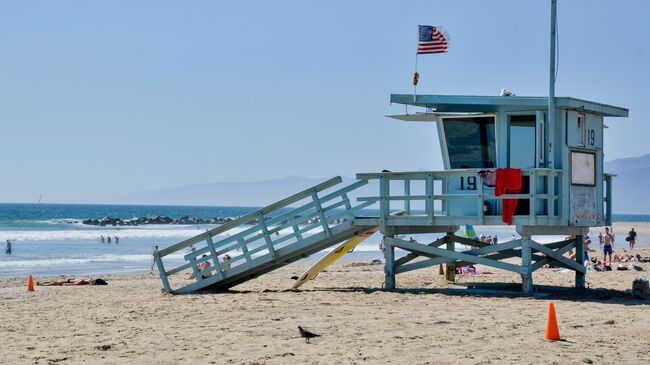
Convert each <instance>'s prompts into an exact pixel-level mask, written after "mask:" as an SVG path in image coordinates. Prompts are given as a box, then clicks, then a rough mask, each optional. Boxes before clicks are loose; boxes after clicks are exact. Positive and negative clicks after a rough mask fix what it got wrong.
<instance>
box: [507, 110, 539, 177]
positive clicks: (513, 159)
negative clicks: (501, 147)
mask: <svg viewBox="0 0 650 365" xmlns="http://www.w3.org/2000/svg"><path fill="white" fill-rule="evenodd" d="M536 119H537V116H536V115H535V114H527V115H510V116H508V141H509V144H508V167H511V168H517V169H532V168H535V166H536V165H535V155H536V152H537V148H536V146H537V143H536V142H537V141H536V139H537V138H536V130H535V125H536Z"/></svg>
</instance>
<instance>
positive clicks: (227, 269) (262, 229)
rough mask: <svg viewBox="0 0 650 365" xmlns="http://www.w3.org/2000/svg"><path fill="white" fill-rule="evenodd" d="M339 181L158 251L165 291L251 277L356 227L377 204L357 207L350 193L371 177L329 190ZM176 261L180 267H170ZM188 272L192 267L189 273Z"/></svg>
mask: <svg viewBox="0 0 650 365" xmlns="http://www.w3.org/2000/svg"><path fill="white" fill-rule="evenodd" d="M341 182H342V179H341V177H335V178H332V179H330V180H328V181H326V182H324V183H322V184H319V185H316V186H314V187H312V188H310V189H306V190H304V191H302V192H300V193H298V194H295V195H292V196H291V197H289V198H286V199H283V200H281V201H278V202H276V203H274V204H271V205H269V206H267V207H264V208H262V209H259V210H257V211H255V212H252V213H250V214H247V215H245V216H243V217H241V218H238V219H235V220H233V221H231V222H228V223H225V224H223V225H221V226H219V227H216V228H214V229H211V230H208V231H206V232H204V233H201V234H199V235H197V236H195V237H192V238H190V239H187V240H185V241H182V242H180V243H177V244H175V245H172V246H170V247H167V248H164V249H162V250H160V251H157V252H156V253H154V258H155V261H156V264H157V266H158V271H159V272H160V278H161V280H162V282H163V287H164V289H165V291H166V292H168V293H186V292H192V291H195V290H199V289H202V288H205V287H208V286H210V285H213V284H216V283H219V282H220V281H222V280H224V279H228V278H229V277H232V276H234V275H242V274H248V273H250V274H251V275H252V274H254V273H255V272H256V269H257V268H261V267H262V265H266V266H265V269H267V268H268V265H269V263H270V264H273V263H277V264H282V263H283V261H284V260H285V259H287V258H288V256H287V255H289V254H291V255H293V256H291V257H292V258H295V256H296V254H297V253H299V252H300V250H301V249H303V250H305V251H304V252H311V251H309V246H310V245H312V246H313V245H314V244H315V243H317V242H319V240H321V238H322V240H325V239H327V238H328V237H330V236H331V235H332V234H333V232H332V231H333V229H334V228H336V227H337V226H338V225H343V224H344V223H346V224H348V225H350V226H353V221H354V219H355V217H356V214H357V212H358V211H359V210H361V209H364V208H366V207H367V206H369V205H372V204H373V203H374V202H372V201H370V202H363V203H361V204H357V205H355V206H353V204H352V203H351V202H350V199H349V198H348V193H349V192H350V191H353V190H355V189H357V188H359V187H361V186H363V185H365V184H367V183H368V181H367V180H359V181H357V182H355V183H353V184H351V185H349V186H346V187H344V188H342V189H339V190H336V191H333V192H327V191H325V190H327V189H329V188H331V187H333V186H335V185H337V184H339V183H341ZM323 194H324V195H323ZM321 195H322V196H321ZM337 232H338V231H337ZM314 236H318V237H314ZM319 247H320V246H319ZM181 258H182V263H181V264H180V265H179V264H178V262H179V261H180V260H179V259H181ZM174 264H176V265H177V266H175V267H172V268H168V267H169V266H172V265H174ZM188 270H191V274H189V276H188V274H187V272H188ZM267 271H268V270H267ZM182 273H186V274H185V276H186V278H185V279H182V280H183V281H180V282H179V281H174V282H173V283H175V284H179V283H180V285H178V286H180V289H173V288H172V282H170V276H173V275H179V274H182Z"/></svg>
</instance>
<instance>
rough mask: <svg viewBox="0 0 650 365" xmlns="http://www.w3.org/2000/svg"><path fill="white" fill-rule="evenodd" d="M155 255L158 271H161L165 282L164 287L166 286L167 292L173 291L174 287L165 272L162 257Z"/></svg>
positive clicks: (161, 278)
mask: <svg viewBox="0 0 650 365" xmlns="http://www.w3.org/2000/svg"><path fill="white" fill-rule="evenodd" d="M155 257H156V266H158V272H159V273H160V280H162V282H163V288H165V292H166V293H171V292H172V288H171V287H170V286H169V279H168V278H167V273H165V266H164V265H163V262H162V259H161V258H160V256H158V255H156V256H155Z"/></svg>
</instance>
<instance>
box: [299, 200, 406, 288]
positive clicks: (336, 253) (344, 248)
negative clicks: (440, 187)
mask: <svg viewBox="0 0 650 365" xmlns="http://www.w3.org/2000/svg"><path fill="white" fill-rule="evenodd" d="M404 213H406V211H405V210H403V209H402V210H398V211H397V212H395V213H393V214H392V215H403V214H404ZM377 232H379V227H373V228H370V229H368V230H367V231H364V232H363V233H361V234H360V235H358V236H356V237H354V238H350V239H349V240H347V241H345V242H343V243H341V244H340V245H338V246H337V247H336V248H335V249H334V250H332V252H330V253H328V254H327V255H325V257H323V258H322V259H320V260H319V261H318V262H316V263H315V264H313V265H312V266H311V267H310V268H309V269H307V271H305V272H304V273H302V275H300V277H299V278H298V280H296V282H295V283H294V284H293V286H292V288H293V289H297V288H299V287H300V286H302V285H303V284H304V283H306V282H308V281H309V280H314V279H315V278H316V276H318V274H320V273H321V272H322V271H323V270H325V269H326V268H327V267H328V266H330V265H332V264H333V263H335V262H336V261H338V259H340V258H341V257H343V255H345V254H346V253H348V252H352V250H354V249H355V248H356V247H357V246H359V245H360V244H361V243H362V242H363V241H365V240H367V239H368V237H370V236H372V235H373V234H375V233H377Z"/></svg>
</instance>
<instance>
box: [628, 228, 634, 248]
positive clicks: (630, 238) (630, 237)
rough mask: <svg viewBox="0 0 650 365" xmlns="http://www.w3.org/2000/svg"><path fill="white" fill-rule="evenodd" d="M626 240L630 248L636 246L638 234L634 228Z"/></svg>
mask: <svg viewBox="0 0 650 365" xmlns="http://www.w3.org/2000/svg"><path fill="white" fill-rule="evenodd" d="M626 240H627V241H628V242H629V243H630V248H631V249H632V248H634V245H635V244H636V232H635V231H634V228H632V230H630V232H629V233H628V234H627V238H626Z"/></svg>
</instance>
